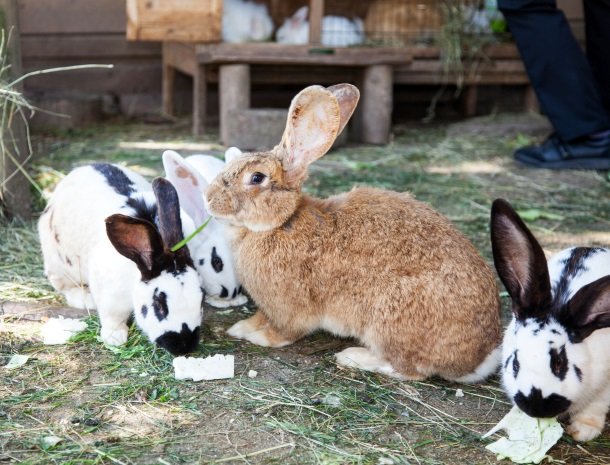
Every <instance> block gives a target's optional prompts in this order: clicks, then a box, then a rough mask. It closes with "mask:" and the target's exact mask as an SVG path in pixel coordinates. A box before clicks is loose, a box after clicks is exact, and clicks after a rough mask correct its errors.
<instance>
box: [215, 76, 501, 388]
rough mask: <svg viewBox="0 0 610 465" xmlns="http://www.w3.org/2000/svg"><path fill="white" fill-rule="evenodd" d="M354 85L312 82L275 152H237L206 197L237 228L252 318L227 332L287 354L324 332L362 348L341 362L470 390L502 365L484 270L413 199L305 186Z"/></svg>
mask: <svg viewBox="0 0 610 465" xmlns="http://www.w3.org/2000/svg"><path fill="white" fill-rule="evenodd" d="M358 98H359V92H358V89H357V88H356V87H354V86H352V85H349V84H340V85H336V86H332V87H329V88H326V89H325V88H324V87H320V86H311V87H308V88H306V89H304V90H303V91H301V92H300V93H299V94H298V95H297V96H296V97H295V98H294V99H293V101H292V104H291V106H290V110H289V113H288V122H287V126H286V129H285V132H284V136H283V138H282V141H281V143H280V144H279V145H277V146H276V147H275V148H274V149H273V150H271V151H270V152H261V153H246V154H242V155H240V156H238V157H237V158H235V159H234V160H233V161H232V162H231V163H229V164H228V165H227V166H226V167H225V169H224V170H223V171H222V172H221V173H220V174H219V175H218V177H217V178H216V179H215V180H214V181H213V182H212V184H211V185H210V187H209V188H208V191H207V203H208V206H209V209H210V213H212V214H213V215H214V216H216V217H217V218H218V219H219V220H220V221H223V222H225V223H228V224H229V225H230V226H231V230H232V233H233V236H234V238H233V246H234V252H235V258H236V265H237V273H238V275H239V277H240V279H241V281H242V283H243V284H244V286H245V288H246V289H247V290H248V292H249V293H250V295H251V296H252V298H253V299H254V301H255V302H256V304H257V305H258V306H259V310H258V311H257V313H256V314H255V315H253V316H252V317H251V318H248V319H246V320H242V321H240V322H238V323H236V324H235V325H233V326H232V327H231V328H230V329H229V331H228V333H229V334H230V335H232V336H234V337H237V338H242V339H246V340H248V341H251V342H253V343H255V344H258V345H262V346H271V347H281V346H285V345H287V344H290V343H292V342H294V341H296V340H297V339H299V338H301V337H303V336H305V335H307V334H309V333H312V332H313V331H315V330H318V329H325V330H327V331H330V332H331V333H333V334H335V335H338V336H344V337H350V336H351V337H355V338H356V339H358V340H359V341H360V342H361V343H362V344H363V345H364V346H365V347H353V348H348V349H345V350H343V351H342V352H340V353H339V354H337V360H338V363H339V364H341V365H346V366H353V367H358V368H362V369H366V370H371V371H377V372H381V373H385V374H388V375H391V376H395V377H400V378H405V379H423V378H426V377H428V376H431V375H440V376H442V377H444V378H446V379H449V380H458V381H464V382H474V381H478V380H481V379H483V378H485V377H486V376H487V375H489V374H490V373H491V372H492V371H494V369H495V368H496V367H497V362H498V360H499V350H498V346H499V343H500V339H501V328H500V315H499V299H498V292H497V288H496V282H495V279H494V276H493V274H492V272H491V269H490V268H489V267H488V266H487V264H486V263H485V262H484V261H483V259H482V258H481V257H480V255H479V254H478V253H477V251H476V249H475V248H474V246H473V245H472V244H471V243H470V242H469V241H468V240H467V239H466V238H465V237H464V236H463V235H462V234H461V233H460V232H458V231H457V230H456V228H455V227H454V226H453V225H452V224H451V223H450V222H449V220H448V219H446V218H445V217H443V216H442V215H440V214H439V213H437V212H435V211H434V210H432V209H431V208H430V207H428V206H427V205H426V204H424V203H422V202H418V201H416V200H414V199H413V197H411V196H410V195H409V194H405V193H398V192H391V191H384V190H380V189H372V188H357V189H353V190H352V191H351V192H348V193H344V194H340V195H336V196H333V197H330V198H328V199H317V198H313V197H309V196H307V195H305V194H303V193H302V192H301V184H302V183H303V181H304V180H305V178H306V177H307V168H308V165H309V164H310V163H312V162H313V161H315V160H316V159H318V158H320V157H321V156H322V155H324V154H325V153H326V152H327V151H328V150H329V148H330V146H331V145H332V143H333V141H334V140H335V138H336V137H337V135H338V134H339V133H340V132H341V130H342V129H343V127H344V126H345V124H346V123H347V121H348V119H349V118H350V116H351V115H352V112H353V111H354V108H355V106H356V104H357V102H358Z"/></svg>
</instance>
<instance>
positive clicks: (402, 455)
mask: <svg viewBox="0 0 610 465" xmlns="http://www.w3.org/2000/svg"><path fill="white" fill-rule="evenodd" d="M481 124H487V122H485V121H483V122H482V123H481ZM446 129H447V128H446V127H445V126H442V125H437V126H434V127H428V126H416V125H412V126H404V127H397V128H396V129H395V137H394V140H393V143H392V144H390V145H388V146H385V147H365V146H349V147H344V148H341V149H339V150H336V151H334V152H332V153H330V154H328V155H327V156H325V157H324V158H323V159H321V160H320V161H319V162H316V163H315V164H314V165H313V167H312V171H311V176H310V179H309V181H308V182H307V183H306V189H307V191H308V192H310V193H312V194H314V195H323V196H325V195H330V194H333V193H337V192H343V191H346V190H348V189H349V188H350V187H351V186H352V185H355V184H356V185H374V186H378V187H385V188H390V189H397V190H409V191H411V192H412V193H413V194H414V195H416V196H417V198H419V199H421V200H424V201H426V202H429V203H430V204H431V205H432V206H433V207H435V208H437V209H438V210H440V211H441V212H442V213H444V214H446V215H447V216H449V217H450V218H451V219H452V220H453V221H454V222H455V223H456V225H457V226H458V228H460V229H461V230H462V231H463V232H464V233H465V234H466V235H467V236H468V237H469V238H470V239H471V240H473V242H474V243H475V245H476V246H477V247H478V248H479V250H480V251H481V253H482V254H483V255H484V256H485V257H486V258H487V260H488V261H491V252H490V250H489V249H490V247H489V231H488V222H489V206H490V204H491V201H492V200H493V199H494V198H496V197H500V196H501V197H505V198H507V199H509V200H510V201H511V202H513V204H514V205H515V206H516V207H517V208H518V209H520V210H532V209H534V210H537V211H538V213H539V214H532V216H531V219H530V221H528V224H529V225H530V226H531V227H532V229H533V230H534V231H535V233H536V234H537V236H538V237H539V239H540V240H541V242H542V244H543V246H544V247H545V249H547V250H549V251H555V250H558V249H560V248H562V247H565V246H567V245H571V244H572V243H578V244H584V245H593V244H596V245H598V244H599V245H608V244H610V235H609V232H610V227H609V224H608V223H609V222H610V204H608V202H604V201H601V200H600V199H607V198H609V197H608V194H609V189H610V183H609V182H608V178H607V176H606V175H605V174H601V173H595V172H556V173H549V172H546V171H535V170H529V169H527V168H523V167H519V166H517V165H515V164H514V163H513V162H512V161H511V157H510V153H511V152H512V150H513V149H514V148H515V147H516V146H518V145H520V144H521V143H523V142H524V141H526V142H527V141H534V140H535V139H534V138H533V137H531V136H529V135H506V136H497V135H494V136H484V135H472V134H469V133H467V132H465V133H464V134H460V135H459V136H449V135H447V134H448V132H447V131H446ZM152 142H155V143H156V145H155V144H152ZM194 142H196V141H192V140H191V138H190V136H189V135H188V127H187V126H186V125H185V124H182V123H180V125H178V126H146V125H141V124H130V125H125V124H120V125H119V124H109V125H102V126H99V127H96V128H86V129H83V130H78V131H69V132H60V133H54V134H53V133H49V134H46V135H44V136H39V137H38V138H37V139H36V140H35V144H36V146H38V147H41V148H42V149H41V154H40V156H39V157H38V159H37V162H36V165H35V167H34V168H35V169H34V173H35V175H36V179H37V181H38V183H39V184H40V185H42V186H43V188H44V189H45V190H51V189H52V187H53V185H54V183H56V182H57V180H59V179H61V177H62V176H63V175H64V174H65V173H66V172H67V171H69V169H70V168H71V167H73V166H76V165H79V164H82V163H85V162H87V161H93V160H96V161H99V160H111V161H115V162H119V163H122V164H125V165H126V166H129V167H132V168H135V169H137V170H139V171H140V172H141V173H142V174H144V175H145V176H147V177H148V178H152V177H153V176H156V175H159V174H161V171H162V169H161V163H160V156H161V152H162V148H159V147H162V146H163V145H164V144H167V145H168V146H170V145H171V144H174V146H180V144H182V145H183V146H187V145H186V144H187V143H189V144H190V143H194ZM200 143H202V144H203V145H202V146H206V147H207V148H208V149H210V150H212V151H217V150H219V148H220V147H219V146H218V145H217V144H215V141H214V139H213V138H210V139H209V140H206V141H203V142H201V141H200ZM150 146H154V147H156V148H152V149H151V148H142V147H150ZM194 150H197V151H199V152H201V151H203V150H204V149H194ZM41 207H42V206H41ZM530 213H531V212H530ZM534 213H535V212H534ZM38 247H39V246H38V241H37V236H36V231H35V227H34V224H23V223H5V224H3V225H2V227H1V228H0V248H1V251H0V253H2V256H3V260H2V261H1V262H0V263H1V264H0V300H7V299H8V300H29V301H38V300H46V299H56V300H57V301H59V297H58V296H57V295H56V294H55V293H54V292H53V290H52V289H51V287H50V286H49V285H48V283H47V282H46V281H45V279H44V276H43V275H42V262H41V257H40V252H39V249H38ZM503 302H504V307H505V309H506V307H507V304H508V302H507V299H506V297H504V298H503ZM251 311H252V308H251V305H249V306H248V307H244V308H236V309H231V310H224V311H214V310H212V309H208V312H207V323H206V325H205V326H204V328H203V337H202V343H201V344H200V346H199V348H198V350H197V353H196V354H195V355H196V356H202V357H203V356H207V355H211V354H215V353H232V354H235V356H236V377H235V378H234V379H232V380H222V381H215V382H205V383H194V382H190V381H179V380H176V379H174V376H173V368H172V357H171V356H170V355H169V354H167V353H166V352H164V351H163V350H160V349H157V348H155V347H154V346H153V345H152V344H150V343H149V342H148V341H147V339H146V338H145V337H144V336H143V335H142V334H141V333H140V332H139V331H138V330H136V329H135V328H131V330H130V334H129V340H128V343H127V344H126V345H125V346H123V347H120V348H110V347H105V346H104V345H103V343H102V342H101V341H100V339H99V321H98V319H97V316H95V315H94V316H91V317H90V318H89V319H88V320H87V323H88V329H87V330H86V331H85V332H83V333H81V334H79V335H77V336H76V337H75V338H73V339H72V340H71V342H70V343H69V344H67V345H65V346H43V345H42V344H41V343H40V342H38V341H37V340H36V339H35V337H25V336H22V335H21V333H20V329H21V328H23V327H25V326H28V327H30V326H38V325H39V323H36V322H19V320H15V319H14V318H12V319H10V320H8V319H5V320H4V321H0V363H2V362H5V361H8V358H9V356H10V355H11V354H13V353H24V354H27V355H29V356H30V360H28V362H27V363H26V364H25V365H24V366H22V367H21V368H18V369H15V370H13V371H10V372H7V371H2V372H0V461H8V462H11V463H12V462H15V463H24V464H45V465H46V464H79V465H80V464H96V465H99V464H109V465H110V464H162V465H163V464H168V463H169V464H180V463H202V464H203V463H205V464H214V463H218V464H221V463H240V464H242V463H243V464H282V465H287V464H298V465H309V464H324V465H333V464H337V465H339V464H341V465H343V464H363V465H364V464H380V465H384V464H409V465H414V464H438V465H441V464H442V465H444V464H447V465H449V464H456V463H460V464H479V463H494V462H495V458H494V457H493V455H491V454H490V453H489V452H487V451H485V450H484V446H485V444H486V443H487V442H488V441H482V440H481V439H480V435H481V434H482V433H484V432H486V431H487V430H489V429H490V428H491V426H492V425H493V424H495V423H497V421H498V420H499V419H500V418H501V417H502V416H503V415H504V414H505V413H506V412H507V411H508V410H509V405H508V401H507V399H506V398H505V396H504V393H503V391H502V389H501V387H500V385H499V382H498V380H497V379H496V378H491V379H490V380H489V381H488V382H487V383H484V384H482V385H477V386H474V385H472V386H471V385H457V384H453V383H449V382H446V381H443V380H439V379H432V380H429V381H427V382H422V383H417V382H400V381H396V380H392V379H389V378H386V377H384V376H381V375H375V374H370V373H366V372H359V371H354V370H347V369H342V368H339V367H337V366H336V364H335V363H334V358H333V354H334V353H335V352H337V351H339V350H341V349H342V348H344V347H347V346H349V345H352V344H353V341H345V340H339V339H335V338H332V337H331V336H329V335H327V334H324V333H316V334H314V335H312V336H310V337H308V338H306V339H304V340H302V341H299V342H297V343H295V344H294V345H292V346H289V347H286V348H284V349H268V348H263V347H256V346H253V345H251V344H248V343H244V342H240V341H236V340H233V339H230V338H228V337H227V336H226V334H225V333H224V330H225V329H226V328H227V327H229V326H230V325H231V324H233V323H234V322H236V321H238V320H240V319H242V318H244V317H245V316H247V315H249V314H250V313H251ZM250 370H256V371H257V372H258V376H257V377H255V378H250V377H248V372H249V371H250ZM457 388H460V389H462V390H463V392H464V397H457V396H456V389H457ZM54 437H55V438H59V439H60V440H59V442H56V441H57V440H56V439H53V438H54ZM609 448H610V432H609V431H605V432H604V434H603V435H602V436H601V437H600V438H598V439H596V440H594V441H591V442H590V443H587V444H584V445H578V444H576V443H574V441H572V440H571V439H570V438H568V437H564V438H563V439H562V440H561V441H560V443H559V444H558V445H557V446H555V447H554V448H553V449H552V450H551V455H552V456H553V457H554V459H555V460H558V461H563V462H564V463H568V464H577V463H578V464H594V465H595V464H596V465H601V464H605V463H609V462H610V453H609V452H608V450H609Z"/></svg>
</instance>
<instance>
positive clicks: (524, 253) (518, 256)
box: [491, 199, 551, 319]
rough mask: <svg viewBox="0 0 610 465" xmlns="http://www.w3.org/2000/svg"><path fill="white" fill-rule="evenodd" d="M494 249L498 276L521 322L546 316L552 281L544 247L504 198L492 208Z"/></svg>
mask: <svg viewBox="0 0 610 465" xmlns="http://www.w3.org/2000/svg"><path fill="white" fill-rule="evenodd" d="M491 246H492V251H493V257H494V264H495V266H496V270H497V271H498V275H499V276H500V279H501V280H502V283H504V286H505V287H506V290H507V291H508V293H509V294H510V296H511V298H512V301H513V313H514V314H515V317H516V318H518V319H525V318H538V317H543V316H545V315H546V314H547V313H548V311H549V308H550V304H551V281H550V279H549V271H548V266H547V263H546V258H545V256H544V252H543V250H542V247H540V244H539V243H538V241H537V240H536V239H535V238H534V236H533V235H532V233H531V232H530V230H529V229H528V228H527V226H525V223H523V221H522V220H521V218H520V217H519V215H518V214H517V212H515V210H513V208H512V207H511V205H510V204H509V203H508V202H507V201H506V200H503V199H497V200H495V201H494V203H493V205H492V207H491Z"/></svg>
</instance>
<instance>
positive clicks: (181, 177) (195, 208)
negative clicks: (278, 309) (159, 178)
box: [163, 150, 248, 308]
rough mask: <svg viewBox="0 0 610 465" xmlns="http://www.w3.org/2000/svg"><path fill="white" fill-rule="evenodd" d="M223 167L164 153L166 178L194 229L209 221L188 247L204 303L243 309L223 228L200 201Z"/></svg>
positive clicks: (204, 157)
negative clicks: (201, 287)
mask: <svg viewBox="0 0 610 465" xmlns="http://www.w3.org/2000/svg"><path fill="white" fill-rule="evenodd" d="M227 152H228V153H232V152H230V151H227ZM224 165H225V164H224V162H223V161H222V160H220V159H218V158H215V157H212V156H209V155H192V156H190V157H187V158H186V159H184V158H182V157H181V156H180V155H179V154H178V153H176V152H174V151H173V150H166V151H165V152H163V168H164V169H165V176H166V177H167V179H169V180H170V181H171V182H172V184H173V185H174V186H175V187H176V191H177V192H178V197H179V198H180V205H181V206H182V208H183V210H185V212H186V213H187V214H188V215H189V216H190V217H191V218H192V219H193V221H194V222H195V226H199V225H202V224H204V223H205V222H206V221H208V219H209V220H210V221H209V222H208V223H207V226H206V227H205V228H204V229H203V230H202V231H201V232H200V233H199V234H197V236H195V237H194V238H193V239H192V240H191V241H190V242H189V243H188V246H189V249H190V251H191V256H192V257H193V262H194V263H195V268H196V269H197V271H198V272H199V278H200V280H201V285H202V286H203V288H204V289H205V291H206V296H205V301H206V302H207V303H208V304H210V305H212V306H214V307H220V308H223V307H232V306H236V305H243V304H245V303H246V302H247V301H248V299H247V298H246V296H245V295H243V294H242V289H241V286H240V284H239V280H238V279H237V274H236V272H235V265H234V260H233V254H232V252H231V247H230V239H229V235H228V232H227V230H226V227H225V226H224V225H222V224H220V223H219V222H218V221H217V220H216V219H215V218H210V214H209V213H208V211H207V210H206V208H205V205H204V200H203V194H204V192H205V190H206V189H207V186H208V184H209V183H210V182H211V180H212V179H214V177H216V175H217V174H218V172H220V171H221V170H222V169H223V168H224Z"/></svg>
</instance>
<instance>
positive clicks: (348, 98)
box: [326, 84, 360, 135]
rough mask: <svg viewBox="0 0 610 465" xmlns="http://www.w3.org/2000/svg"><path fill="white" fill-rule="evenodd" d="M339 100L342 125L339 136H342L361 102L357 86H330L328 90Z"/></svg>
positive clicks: (340, 125)
mask: <svg viewBox="0 0 610 465" xmlns="http://www.w3.org/2000/svg"><path fill="white" fill-rule="evenodd" d="M326 89H327V90H329V91H330V92H332V94H333V95H334V96H335V98H336V99H337V102H339V112H340V113H339V116H340V124H339V131H338V132H337V135H339V134H341V131H343V128H344V127H345V125H346V124H347V122H348V121H349V119H350V118H351V117H352V114H353V113H354V110H355V109H356V105H358V100H360V91H359V90H358V88H357V87H356V86H353V85H351V84H337V85H335V86H330V87H327V88H326Z"/></svg>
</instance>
